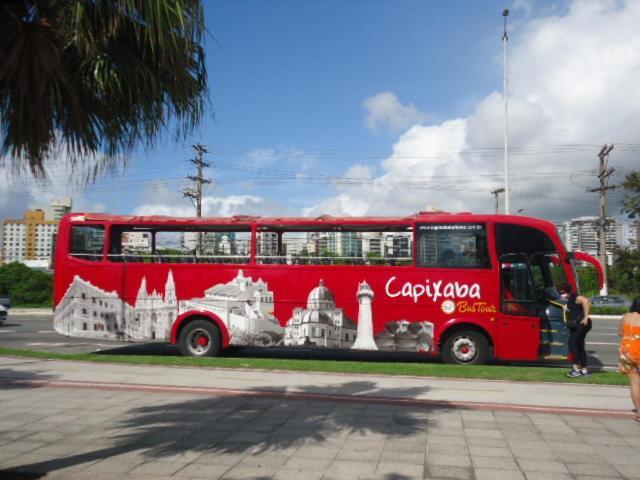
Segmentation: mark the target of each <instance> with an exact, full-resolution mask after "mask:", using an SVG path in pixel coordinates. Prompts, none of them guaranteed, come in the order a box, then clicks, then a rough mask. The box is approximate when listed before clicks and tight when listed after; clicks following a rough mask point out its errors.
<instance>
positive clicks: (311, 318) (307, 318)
mask: <svg viewBox="0 0 640 480" xmlns="http://www.w3.org/2000/svg"><path fill="white" fill-rule="evenodd" d="M302 323H324V324H326V325H332V324H333V317H332V316H331V315H330V314H329V313H327V312H323V311H322V310H307V311H306V312H305V313H304V315H302Z"/></svg>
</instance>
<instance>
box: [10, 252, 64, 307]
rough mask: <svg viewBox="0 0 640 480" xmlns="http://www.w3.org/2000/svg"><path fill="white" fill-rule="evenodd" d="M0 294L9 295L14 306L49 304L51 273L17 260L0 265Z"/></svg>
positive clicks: (51, 298) (51, 287) (50, 303)
mask: <svg viewBox="0 0 640 480" xmlns="http://www.w3.org/2000/svg"><path fill="white" fill-rule="evenodd" d="M0 296H3V297H4V296H8V297H10V298H11V305H12V306H14V307H20V306H34V307H35V306H39V307H40V306H41V307H44V306H51V305H52V302H53V275H51V274H50V273H46V272H42V271H39V270H32V269H31V268H29V267H27V266H26V265H23V264H22V263H18V262H13V263H9V264H7V265H3V266H2V267H0Z"/></svg>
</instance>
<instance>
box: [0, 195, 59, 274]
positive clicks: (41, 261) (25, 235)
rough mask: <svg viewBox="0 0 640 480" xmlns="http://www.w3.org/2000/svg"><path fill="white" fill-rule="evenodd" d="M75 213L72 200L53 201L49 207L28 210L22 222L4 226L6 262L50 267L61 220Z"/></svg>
mask: <svg viewBox="0 0 640 480" xmlns="http://www.w3.org/2000/svg"><path fill="white" fill-rule="evenodd" d="M70 211H71V199H70V198H67V199H62V200H53V201H52V202H51V203H50V204H49V206H47V207H44V208H37V209H34V210H27V211H26V212H25V213H24V215H23V218H22V219H19V220H15V219H6V220H4V221H3V222H2V261H3V263H10V262H21V263H25V264H27V265H30V266H40V267H46V266H48V265H49V262H50V261H51V253H52V251H53V247H54V244H55V236H56V234H57V233H58V223H59V222H60V219H61V218H62V217H63V216H64V215H65V214H67V213H68V212H70Z"/></svg>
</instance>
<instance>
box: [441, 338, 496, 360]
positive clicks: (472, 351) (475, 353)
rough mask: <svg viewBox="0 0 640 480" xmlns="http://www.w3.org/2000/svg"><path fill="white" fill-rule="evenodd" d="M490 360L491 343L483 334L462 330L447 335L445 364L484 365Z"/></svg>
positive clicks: (443, 348)
mask: <svg viewBox="0 0 640 480" xmlns="http://www.w3.org/2000/svg"><path fill="white" fill-rule="evenodd" d="M488 358H489V342H488V341H487V337H485V336H484V335H483V334H482V333H480V332H476V331H474V330H460V331H458V332H454V333H451V334H450V335H447V338H446V340H445V341H444V344H443V347H442V360H443V361H444V362H445V363H457V364H464V365H471V364H476V365H478V364H484V363H487V360H488Z"/></svg>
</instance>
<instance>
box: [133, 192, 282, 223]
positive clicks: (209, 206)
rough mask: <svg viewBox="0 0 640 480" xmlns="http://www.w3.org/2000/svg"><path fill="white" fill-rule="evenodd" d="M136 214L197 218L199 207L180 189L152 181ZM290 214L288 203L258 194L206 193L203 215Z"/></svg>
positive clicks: (134, 212)
mask: <svg viewBox="0 0 640 480" xmlns="http://www.w3.org/2000/svg"><path fill="white" fill-rule="evenodd" d="M158 199H162V200H158ZM133 214H134V215H167V216H174V217H194V216H195V210H194V208H193V205H191V204H190V203H189V202H188V200H186V199H185V198H183V197H182V196H181V195H180V194H179V193H178V192H176V191H174V190H172V189H170V188H167V187H166V186H164V185H158V184H150V185H149V186H148V187H147V188H146V191H145V199H144V200H143V203H142V205H140V206H138V207H136V208H135V209H134V211H133ZM290 214H291V212H290V211H289V210H288V209H287V208H286V207H285V206H283V205H281V204H279V203H276V202H272V201H270V200H265V199H264V198H262V197H259V196H256V195H227V196H213V195H205V196H204V197H203V199H202V215H203V216H204V217H230V216H233V215H260V216H278V215H290Z"/></svg>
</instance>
